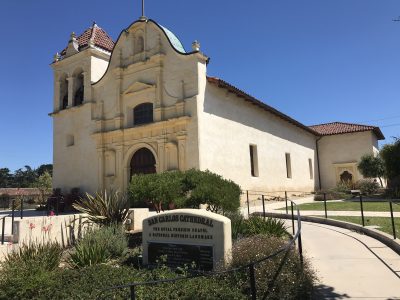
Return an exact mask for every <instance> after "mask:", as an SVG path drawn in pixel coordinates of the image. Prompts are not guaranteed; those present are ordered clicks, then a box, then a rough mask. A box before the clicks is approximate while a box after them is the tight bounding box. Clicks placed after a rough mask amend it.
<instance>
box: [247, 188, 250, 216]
mask: <svg viewBox="0 0 400 300" xmlns="http://www.w3.org/2000/svg"><path fill="white" fill-rule="evenodd" d="M246 195H247V217H250V202H249V191H248V190H247V191H246Z"/></svg>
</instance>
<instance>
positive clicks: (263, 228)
mask: <svg viewBox="0 0 400 300" xmlns="http://www.w3.org/2000/svg"><path fill="white" fill-rule="evenodd" d="M225 216H227V217H228V218H230V219H231V228H232V238H233V239H234V240H236V239H238V238H241V237H248V236H253V235H258V234H263V235H266V236H275V237H285V236H290V234H289V233H288V232H287V230H286V226H285V222H284V221H283V220H280V219H276V218H271V217H268V218H266V219H265V220H264V218H263V217H261V216H250V217H249V218H248V219H245V218H244V217H243V216H242V215H241V214H240V213H234V214H233V213H231V214H225Z"/></svg>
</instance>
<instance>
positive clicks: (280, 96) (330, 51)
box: [0, 0, 400, 171]
mask: <svg viewBox="0 0 400 300" xmlns="http://www.w3.org/2000/svg"><path fill="white" fill-rule="evenodd" d="M146 15H147V16H148V17H150V18H152V19H154V20H156V21H158V22H159V23H160V24H162V25H164V26H166V27H167V28H169V29H170V30H171V31H173V32H174V33H175V34H176V35H177V36H178V37H179V38H180V39H181V41H182V42H183V44H184V46H185V47H186V48H187V49H190V45H191V42H192V41H193V40H195V39H197V40H199V41H200V43H201V46H202V51H203V52H205V53H206V54H207V55H208V56H210V57H211V62H210V64H209V67H208V74H209V75H212V76H217V77H220V78H222V79H224V80H226V81H228V82H230V83H232V84H234V85H236V86H237V87H239V88H241V89H243V90H245V91H246V92H248V93H250V94H251V95H253V96H255V97H256V98H258V99H260V100H262V101H264V102H266V103H268V104H269V105H272V106H273V107H275V108H277V109H279V110H281V111H282V112H284V113H286V114H288V115H290V116H292V117H294V118H295V119H297V120H299V121H300V122H302V123H304V124H306V125H313V124H318V123H324V122H331V121H344V122H355V123H357V122H359V123H368V124H374V125H379V126H381V129H382V131H383V133H384V134H385V136H386V138H387V140H386V141H391V136H400V22H392V19H393V18H396V17H397V16H398V15H400V2H399V1H397V0H384V1H382V0H324V1H321V0H253V1H237V0H236V1H228V0H218V1H215V0H203V1H201V2H199V1H182V0H180V1H179V0H169V1H161V0H158V1H155V0H146ZM139 16H140V0H117V1H105V0H80V1H78V0H69V1H64V2H62V1H61V2H60V1H50V0H40V1H32V0H4V1H1V4H0V39H1V42H0V45H1V46H0V59H1V67H2V70H1V72H0V101H1V102H0V103H1V110H0V128H1V139H0V140H1V143H0V168H1V167H8V168H9V169H11V170H12V171H14V170H15V169H18V168H20V167H23V166H24V165H31V166H32V167H37V166H39V165H40V164H43V163H51V162H52V120H51V118H50V117H49V116H48V115H47V114H48V113H49V112H51V110H52V93H53V81H52V80H53V79H52V71H51V68H50V66H49V64H50V63H51V61H52V57H53V55H54V54H55V53H56V52H57V51H61V50H62V49H63V48H64V47H65V46H66V44H67V42H68V39H69V35H70V33H71V31H75V32H76V33H77V34H80V33H81V32H82V31H84V30H85V29H86V28H87V27H89V26H90V25H91V23H92V21H94V20H95V21H96V22H97V24H98V25H99V26H100V27H102V28H103V29H105V30H106V31H107V32H108V33H109V34H110V35H111V36H112V37H113V38H114V39H116V38H117V37H118V35H119V33H120V31H121V30H122V29H124V28H125V27H127V26H128V25H129V24H130V23H131V22H133V21H134V20H136V19H137V18H138V17H139ZM393 124H395V125H394V126H392V125H393ZM396 124H397V125H396Z"/></svg>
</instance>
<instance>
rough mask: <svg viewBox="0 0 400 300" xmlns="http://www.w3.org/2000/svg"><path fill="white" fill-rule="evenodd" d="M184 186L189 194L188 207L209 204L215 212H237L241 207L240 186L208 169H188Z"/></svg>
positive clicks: (209, 207)
mask: <svg viewBox="0 0 400 300" xmlns="http://www.w3.org/2000/svg"><path fill="white" fill-rule="evenodd" d="M184 186H185V187H186V193H187V194H188V199H187V206H188V207H199V206H200V205H201V204H207V206H208V209H209V210H210V211H212V212H215V213H221V212H222V213H223V212H226V211H230V212H235V211H237V210H238V208H239V207H240V195H241V192H242V191H241V189H240V187H239V186H238V185H237V184H236V183H234V182H233V181H231V180H226V179H224V178H222V176H220V175H218V174H215V173H212V172H210V171H208V170H206V171H199V170H195V169H192V170H189V171H187V172H186V176H185V182H184Z"/></svg>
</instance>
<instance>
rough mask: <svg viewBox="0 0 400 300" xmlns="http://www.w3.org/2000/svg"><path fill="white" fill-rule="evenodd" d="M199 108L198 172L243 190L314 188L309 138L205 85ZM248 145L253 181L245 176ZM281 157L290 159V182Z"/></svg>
mask: <svg viewBox="0 0 400 300" xmlns="http://www.w3.org/2000/svg"><path fill="white" fill-rule="evenodd" d="M202 110H203V111H202V113H201V115H200V116H199V119H200V125H199V134H200V159H201V163H200V168H201V169H203V170H205V169H209V170H211V171H213V172H216V173H218V174H220V175H222V176H223V177H225V178H229V179H232V180H233V181H235V182H236V183H238V184H239V185H240V186H241V188H242V189H245V190H247V189H248V190H256V191H285V190H289V191H313V190H314V188H315V180H317V178H318V176H316V175H317V172H316V164H315V151H314V150H315V139H316V138H315V136H314V135H312V134H310V133H308V132H306V131H304V130H303V129H300V128H298V127H296V126H294V125H292V124H290V123H288V122H287V121H284V120H282V119H280V118H278V117H276V116H274V115H272V114H271V113H269V112H266V111H264V110H262V109H260V108H257V107H255V106H254V105H251V104H250V103H248V102H246V101H244V100H243V99H242V98H238V97H236V96H235V95H233V94H232V93H227V92H226V90H224V89H219V88H217V87H215V86H213V85H209V84H208V85H207V87H206V90H205V101H204V105H203V109H202ZM249 145H256V146H257V154H258V155H257V156H258V176H257V177H253V176H252V175H251V167H250V153H249ZM285 153H290V155H291V169H292V178H287V173H286V160H285ZM308 159H312V163H313V179H311V178H310V172H309V163H308Z"/></svg>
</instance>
